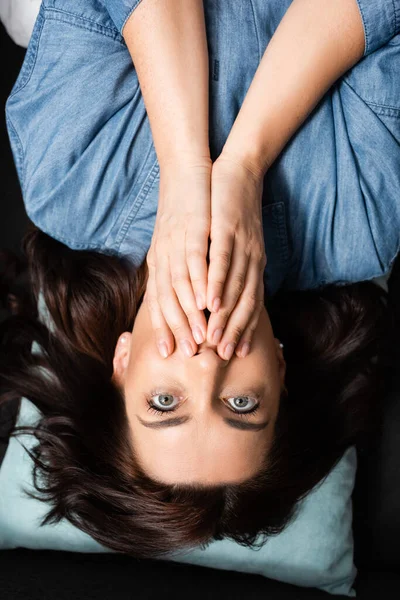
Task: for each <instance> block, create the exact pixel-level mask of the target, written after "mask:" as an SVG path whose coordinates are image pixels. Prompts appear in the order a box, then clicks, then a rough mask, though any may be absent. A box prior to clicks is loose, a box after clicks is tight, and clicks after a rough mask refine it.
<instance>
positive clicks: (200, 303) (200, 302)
mask: <svg viewBox="0 0 400 600" xmlns="http://www.w3.org/2000/svg"><path fill="white" fill-rule="evenodd" d="M196 304H197V308H198V309H199V310H203V309H204V299H203V296H202V295H201V294H196ZM200 343H201V342H200Z"/></svg>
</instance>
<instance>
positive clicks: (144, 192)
mask: <svg viewBox="0 0 400 600" xmlns="http://www.w3.org/2000/svg"><path fill="white" fill-rule="evenodd" d="M158 172H159V166H158V161H157V159H156V160H155V162H154V164H153V166H152V168H151V170H150V173H149V174H148V176H147V178H146V181H145V182H144V184H143V186H142V189H141V191H140V193H139V195H138V196H137V199H136V202H135V203H134V205H133V207H132V209H131V212H130V214H129V215H128V217H127V218H126V219H125V223H124V224H123V226H122V228H121V231H120V233H119V235H118V239H117V242H116V246H117V248H118V251H120V247H121V244H122V242H123V241H124V238H125V235H126V233H127V231H128V229H129V227H130V225H131V223H132V221H133V219H134V218H135V216H136V215H137V213H138V211H139V209H140V208H141V206H142V204H143V202H144V200H145V199H146V198H147V197H148V195H149V193H150V191H151V189H152V188H153V184H154V181H155V180H156V177H157V174H158Z"/></svg>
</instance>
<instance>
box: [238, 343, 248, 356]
mask: <svg viewBox="0 0 400 600" xmlns="http://www.w3.org/2000/svg"><path fill="white" fill-rule="evenodd" d="M249 352H250V344H249V342H244V344H243V346H242V348H241V352H240V356H241V357H242V358H244V357H245V356H247V355H248V353H249Z"/></svg>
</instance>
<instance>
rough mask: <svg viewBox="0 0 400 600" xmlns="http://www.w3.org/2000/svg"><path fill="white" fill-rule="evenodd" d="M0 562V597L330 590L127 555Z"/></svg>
mask: <svg viewBox="0 0 400 600" xmlns="http://www.w3.org/2000/svg"><path fill="white" fill-rule="evenodd" d="M0 564H1V568H2V569H1V573H0V598H1V599H3V598H12V599H13V600H14V599H15V600H20V599H21V600H23V599H24V600H25V599H27V598H29V600H55V599H57V600H70V599H72V598H74V599H77V600H80V599H85V600H94V599H98V598H104V599H105V600H106V599H107V600H111V598H115V599H118V600H137V599H140V600H142V599H146V600H147V599H149V600H150V599H153V598H154V600H156V599H157V600H160V598H175V599H179V600H180V599H182V600H183V599H185V600H187V599H190V600H192V599H194V598H196V599H197V598H199V599H200V598H201V599H202V600H224V599H225V598H229V599H230V600H245V599H246V600H247V599H248V600H253V599H254V600H255V599H264V598H265V599H266V598H268V599H275V598H279V600H289V599H290V600H314V599H315V600H327V599H329V598H332V596H331V595H330V594H327V593H325V592H321V591H319V590H313V589H310V588H299V587H297V586H292V585H288V584H284V583H280V582H278V581H272V580H270V579H267V578H265V577H261V576H256V575H244V574H242V573H236V572H231V571H219V570H214V569H206V568H203V567H194V566H189V565H179V564H177V563H173V562H167V561H144V560H142V561H137V560H134V559H132V558H130V557H127V556H115V555H106V556H105V555H96V554H77V553H68V552H49V551H40V552H39V551H29V550H13V551H8V552H0ZM21 575H22V576H21ZM1 594H5V595H4V596H2V595H1ZM335 597H336V598H346V597H347V596H335Z"/></svg>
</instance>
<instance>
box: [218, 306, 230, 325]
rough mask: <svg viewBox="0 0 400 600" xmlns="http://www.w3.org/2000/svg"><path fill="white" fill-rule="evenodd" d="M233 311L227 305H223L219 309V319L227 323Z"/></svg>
mask: <svg viewBox="0 0 400 600" xmlns="http://www.w3.org/2000/svg"><path fill="white" fill-rule="evenodd" d="M230 314H231V311H230V310H229V309H228V308H227V307H221V308H220V309H219V311H218V320H219V321H220V322H221V323H226V322H227V320H228V318H229V315H230Z"/></svg>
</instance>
